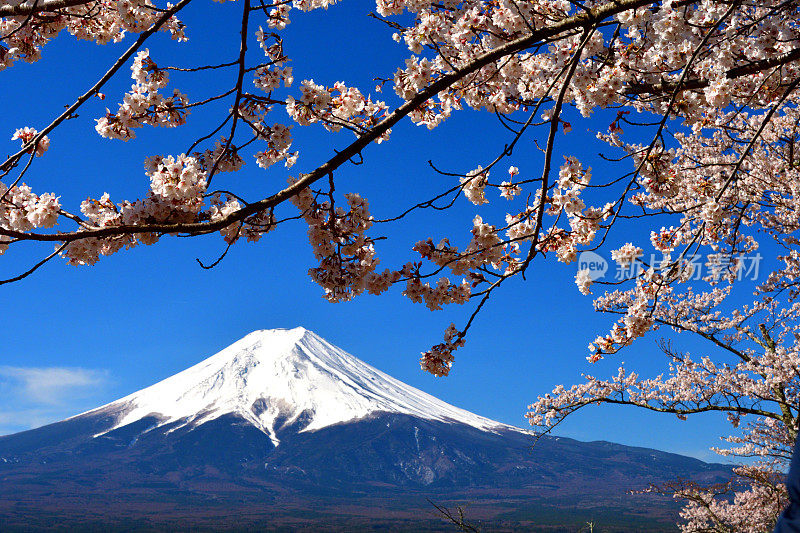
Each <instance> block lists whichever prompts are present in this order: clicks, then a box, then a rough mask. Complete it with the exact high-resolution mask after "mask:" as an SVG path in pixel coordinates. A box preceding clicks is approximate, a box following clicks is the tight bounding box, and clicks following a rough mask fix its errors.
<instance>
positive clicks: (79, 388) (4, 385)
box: [0, 366, 110, 435]
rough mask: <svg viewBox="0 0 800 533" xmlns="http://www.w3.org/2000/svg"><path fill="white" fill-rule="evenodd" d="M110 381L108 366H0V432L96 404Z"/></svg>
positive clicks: (37, 423) (6, 431)
mask: <svg viewBox="0 0 800 533" xmlns="http://www.w3.org/2000/svg"><path fill="white" fill-rule="evenodd" d="M109 382H110V379H109V373H108V372H107V371H105V370H96V369H88V368H80V367H17V366H0V405H1V406H2V407H3V409H2V411H0V435H2V434H5V433H11V432H14V431H21V430H24V429H30V428H33V427H38V426H41V425H43V424H47V423H50V422H55V421H57V420H61V419H63V418H66V417H69V416H72V415H74V414H77V413H78V412H81V411H84V410H86V409H90V408H92V407H96V405H97V404H98V400H99V398H101V397H102V393H103V391H104V389H105V387H106V386H107V385H108V384H109Z"/></svg>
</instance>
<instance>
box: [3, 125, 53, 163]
mask: <svg viewBox="0 0 800 533" xmlns="http://www.w3.org/2000/svg"><path fill="white" fill-rule="evenodd" d="M38 134H39V132H38V131H37V130H36V129H35V128H31V127H29V126H25V127H24V128H19V129H17V131H15V132H14V135H12V136H11V140H12V141H16V140H17V139H19V140H20V141H22V146H23V147H24V146H26V145H28V144H29V143H30V142H32V141H33V140H34V139H35V138H36V136H37V135H38ZM49 148H50V138H49V137H48V136H47V135H44V136H42V138H41V139H39V142H38V143H36V146H35V147H32V148H30V149H28V153H31V152H33V153H35V154H36V156H37V157H40V156H42V155H44V153H45V152H46V151H47V150H48V149H49Z"/></svg>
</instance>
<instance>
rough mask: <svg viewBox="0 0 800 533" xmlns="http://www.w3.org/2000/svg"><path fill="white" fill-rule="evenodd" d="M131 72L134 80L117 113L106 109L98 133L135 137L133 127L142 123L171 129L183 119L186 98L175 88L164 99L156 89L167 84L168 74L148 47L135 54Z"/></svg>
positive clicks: (124, 138)
mask: <svg viewBox="0 0 800 533" xmlns="http://www.w3.org/2000/svg"><path fill="white" fill-rule="evenodd" d="M131 71H132V74H131V77H132V78H133V79H134V81H135V83H134V84H133V86H132V87H131V90H130V92H129V93H127V94H126V95H125V98H124V99H123V103H122V104H120V106H119V109H118V110H117V112H116V113H111V111H109V110H108V109H106V112H107V113H106V115H105V116H104V117H101V118H99V119H97V125H96V126H95V130H97V133H99V134H100V135H101V136H102V137H106V138H108V139H121V140H123V141H127V140H130V139H133V138H135V137H136V134H135V133H134V132H133V129H135V128H141V127H142V125H144V124H149V125H151V126H162V127H167V128H174V127H176V126H180V125H182V124H184V123H185V122H186V115H187V114H188V113H189V112H188V110H187V109H186V106H187V105H188V104H189V100H188V98H187V97H186V95H185V94H182V93H181V92H180V91H178V90H177V89H175V90H174V91H173V94H172V96H170V97H167V98H165V97H164V95H162V94H161V93H160V92H159V90H160V89H163V88H164V87H166V86H167V85H168V84H169V73H168V72H167V71H165V70H162V69H159V68H158V65H156V64H155V62H154V61H153V60H152V59H150V51H149V50H142V51H141V52H139V53H138V54H136V59H134V61H133V64H132V65H131Z"/></svg>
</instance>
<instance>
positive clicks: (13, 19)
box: [0, 0, 186, 70]
mask: <svg viewBox="0 0 800 533" xmlns="http://www.w3.org/2000/svg"><path fill="white" fill-rule="evenodd" d="M18 3H19V2H11V4H12V5H13V4H18ZM160 17H161V12H160V10H159V8H157V6H156V5H155V4H153V3H152V2H150V0H97V1H94V2H86V3H85V4H79V5H77V6H70V7H64V8H60V9H58V10H56V11H54V12H39V13H36V14H34V15H33V16H31V17H28V16H27V15H15V16H9V17H2V18H0V35H2V36H4V37H3V38H2V39H0V70H3V69H5V68H8V67H10V66H11V65H13V64H14V62H15V61H16V60H18V59H21V60H23V61H26V62H28V63H33V62H35V61H38V60H39V59H41V57H42V48H43V47H44V46H45V45H47V44H48V43H49V42H50V41H51V40H53V39H55V38H56V36H57V35H58V34H59V33H61V31H62V30H65V29H66V30H67V32H69V33H70V34H72V35H73V36H75V37H76V38H78V39H83V40H87V41H94V42H96V43H97V44H106V43H109V42H119V41H121V40H122V39H123V38H124V37H125V32H126V31H129V32H135V33H139V32H142V31H144V30H145V29H147V28H149V27H150V26H151V25H152V24H153V23H154V22H156V20H158V19H159V18H160ZM161 30H162V31H167V32H169V33H170V34H171V36H172V38H173V39H175V40H178V41H184V40H186V36H185V34H184V25H183V23H182V22H180V21H179V20H178V19H177V18H176V17H174V16H173V17H170V18H169V19H168V20H167V21H166V23H165V24H164V25H163V26H162V27H161Z"/></svg>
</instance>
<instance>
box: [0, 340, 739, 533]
mask: <svg viewBox="0 0 800 533" xmlns="http://www.w3.org/2000/svg"><path fill="white" fill-rule="evenodd" d="M533 444H534V439H533V436H532V435H531V433H530V432H529V431H526V430H522V429H519V428H516V427H513V426H509V425H506V424H502V423H499V422H495V421H492V420H489V419H487V418H484V417H482V416H479V415H476V414H473V413H470V412H468V411H465V410H463V409H459V408H457V407H455V406H452V405H450V404H447V403H445V402H443V401H441V400H439V399H437V398H435V397H433V396H431V395H429V394H426V393H424V392H422V391H420V390H418V389H415V388H413V387H410V386H409V385H406V384H404V383H402V382H400V381H398V380H396V379H394V378H392V377H390V376H388V375H386V374H384V373H383V372H381V371H379V370H377V369H375V368H373V367H372V366H370V365H368V364H366V363H364V362H362V361H360V360H359V359H357V358H355V357H353V356H352V355H350V354H347V353H346V352H344V351H342V350H340V349H339V348H337V347H335V346H333V345H332V344H330V343H328V342H327V341H325V340H324V339H322V338H321V337H319V336H317V335H316V334H314V333H313V332H311V331H308V330H306V329H304V328H295V329H289V330H284V329H275V330H263V331H256V332H253V333H251V334H249V335H247V336H245V337H244V338H242V339H241V340H239V341H237V342H235V343H234V344H232V345H231V346H229V347H227V348H225V349H224V350H222V351H221V352H219V353H217V354H215V355H213V356H211V357H209V358H208V359H205V360H203V361H202V362H200V363H198V364H197V365H195V366H192V367H191V368H188V369H187V370H184V371H183V372H180V373H178V374H175V375H174V376H172V377H169V378H167V379H165V380H163V381H160V382H158V383H156V384H155V385H152V386H150V387H147V388H145V389H142V390H140V391H137V392H135V393H133V394H131V395H129V396H126V397H124V398H121V399H119V400H117V401H114V402H112V403H109V404H107V405H104V406H101V407H98V408H96V409H93V410H91V411H87V412H85V413H82V414H80V415H77V416H74V417H72V418H69V419H66V420H63V421H61V422H57V423H54V424H50V425H48V426H44V427H41V428H37V429H33V430H30V431H25V432H22V433H17V434H14V435H8V436H3V437H0V525H2V526H4V527H3V529H4V530H9V529H13V528H14V527H19V528H23V529H28V528H31V527H34V528H36V527H39V526H41V527H42V528H44V529H47V528H48V527H50V526H52V525H53V524H58V525H64V524H65V523H67V524H72V525H73V526H75V525H76V524H77V527H87V528H90V527H100V528H106V527H108V525H109V524H112V525H117V526H120V527H124V528H130V527H131V524H139V523H140V522H141V521H142V520H146V521H147V522H146V523H148V524H150V525H153V524H156V525H157V527H156V528H157V529H158V528H159V527H172V526H174V525H175V524H182V525H188V526H191V527H200V528H202V527H211V528H213V529H220V528H224V527H259V528H264V527H288V528H289V529H292V528H293V527H294V526H297V525H298V524H302V526H303V527H307V526H308V527H312V529H313V530H321V529H334V530H335V529H342V528H343V529H344V530H361V529H362V528H363V527H366V525H369V527H374V526H376V525H377V524H381V523H384V522H385V521H386V520H388V519H389V517H391V520H390V522H388V524H389V526H386V523H384V527H389V528H390V529H394V526H398V527H399V526H400V525H402V526H403V527H408V528H409V529H411V530H433V529H436V527H439V526H441V521H440V520H438V519H437V518H436V516H435V515H434V516H432V515H431V512H430V510H431V507H430V506H429V505H428V504H427V502H426V500H427V499H429V498H430V499H433V500H435V501H440V502H457V501H469V502H471V503H472V505H473V509H474V512H475V513H477V515H478V516H479V517H482V519H483V520H489V521H490V522H487V523H492V524H494V528H495V529H496V528H497V527H500V526H503V525H504V527H505V526H507V527H511V528H512V529H515V528H517V527H525V528H528V529H531V528H534V527H535V526H536V520H537V517H542V516H548V517H551V518H549V519H548V520H551V522H550V525H552V524H553V522H552V520H554V519H552V516H556V515H558V516H561V517H562V519H563V520H569V519H572V520H573V521H574V520H577V521H578V522H577V523H578V524H580V520H581V517H582V516H583V515H582V514H581V513H584V514H585V513H586V512H591V513H593V514H592V516H597V513H600V514H601V515H602V513H603V512H609V513H610V514H609V520H611V521H614V520H616V521H617V522H619V520H622V521H623V522H624V523H625V524H629V525H630V524H634V526H631V527H633V529H632V530H636V528H637V527H639V526H641V524H642V522H641V520H645V521H646V522H645V523H648V524H650V525H652V524H660V523H662V522H663V524H669V522H671V521H672V522H674V518H675V507H674V505H673V504H672V503H671V502H670V501H668V500H665V499H659V498H657V497H652V496H643V495H638V496H631V495H629V494H627V492H628V491H630V490H638V489H644V488H645V487H647V485H648V483H650V482H656V483H658V482H664V481H670V480H674V479H676V478H683V479H691V480H693V481H697V482H701V483H715V482H721V481H725V480H727V479H729V478H730V475H731V471H730V466H726V465H720V464H708V463H704V462H701V461H699V460H696V459H693V458H689V457H684V456H680V455H676V454H670V453H665V452H660V451H656V450H651V449H645V448H634V447H627V446H622V445H618V444H612V443H609V442H602V441H598V442H579V441H575V440H572V439H567V438H559V437H545V438H542V439H540V440H539V441H538V442H537V443H536V446H535V447H533ZM643 502H646V503H643ZM568 509H572V510H571V511H569V510H568ZM643 509H644V510H643ZM553 513H555V515H554V514H553ZM559 513H561V514H559ZM492 520H494V522H491V521H492ZM559 520H561V519H559ZM381 521H384V522H381ZM626 521H627V522H626ZM620 523H622V522H620ZM170 524H171V525H170ZM309 524H313V526H309ZM346 524H349V526H346ZM436 524H438V526H436ZM556 525H558V524H556ZM618 525H619V524H618ZM620 527H622V528H623V529H622V530H625V527H627V526H624V524H623V525H622V526H620ZM665 527H666V526H665ZM348 528H349V529H348ZM134 529H135V528H134ZM401 529H402V528H401ZM500 529H502V527H500Z"/></svg>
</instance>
